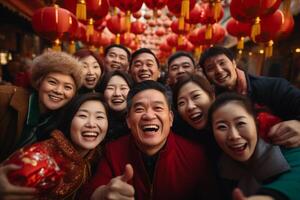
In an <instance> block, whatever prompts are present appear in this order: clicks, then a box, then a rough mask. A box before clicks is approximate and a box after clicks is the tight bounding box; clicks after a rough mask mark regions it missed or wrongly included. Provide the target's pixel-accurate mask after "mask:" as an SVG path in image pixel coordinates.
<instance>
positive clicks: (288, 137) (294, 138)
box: [268, 120, 300, 148]
mask: <svg viewBox="0 0 300 200" xmlns="http://www.w3.org/2000/svg"><path fill="white" fill-rule="evenodd" d="M268 137H269V138H270V139H271V141H272V143H274V144H277V145H283V146H284V147H289V148H292V147H300V121H298V120H289V121H283V122H280V123H278V124H276V125H274V126H273V127H272V128H271V129H270V131H269V133H268Z"/></svg>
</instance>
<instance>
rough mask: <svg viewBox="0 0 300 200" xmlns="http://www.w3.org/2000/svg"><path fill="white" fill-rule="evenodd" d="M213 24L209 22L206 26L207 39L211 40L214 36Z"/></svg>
mask: <svg viewBox="0 0 300 200" xmlns="http://www.w3.org/2000/svg"><path fill="white" fill-rule="evenodd" d="M212 32H213V30H212V25H211V24H208V25H207V26H206V30H205V39H206V40H210V39H211V38H212Z"/></svg>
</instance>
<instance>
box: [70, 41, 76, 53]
mask: <svg viewBox="0 0 300 200" xmlns="http://www.w3.org/2000/svg"><path fill="white" fill-rule="evenodd" d="M75 52H76V46H75V42H74V40H72V41H71V42H70V44H69V53H70V54H74V53H75Z"/></svg>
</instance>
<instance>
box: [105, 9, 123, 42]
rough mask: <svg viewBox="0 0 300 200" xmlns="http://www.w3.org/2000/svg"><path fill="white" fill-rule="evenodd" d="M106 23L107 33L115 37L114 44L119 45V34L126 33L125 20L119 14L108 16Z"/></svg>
mask: <svg viewBox="0 0 300 200" xmlns="http://www.w3.org/2000/svg"><path fill="white" fill-rule="evenodd" d="M106 23H107V28H108V29H109V31H110V32H112V33H113V34H115V35H116V44H120V34H123V33H125V32H126V26H125V18H124V17H122V16H121V15H120V14H118V15H114V16H110V17H109V18H108V19H107V22H106Z"/></svg>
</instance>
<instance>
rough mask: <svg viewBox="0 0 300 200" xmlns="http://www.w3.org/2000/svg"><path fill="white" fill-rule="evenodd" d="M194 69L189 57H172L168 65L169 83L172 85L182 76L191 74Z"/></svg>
mask: <svg viewBox="0 0 300 200" xmlns="http://www.w3.org/2000/svg"><path fill="white" fill-rule="evenodd" d="M194 71H195V66H194V64H193V61H192V60H191V59H190V58H189V57H187V56H180V57H178V58H176V59H174V60H173V61H172V62H171V63H170V65H169V66H168V79H169V84H170V85H174V84H175V83H176V82H177V81H178V79H180V78H181V77H182V76H184V75H186V74H192V73H193V72H194Z"/></svg>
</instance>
